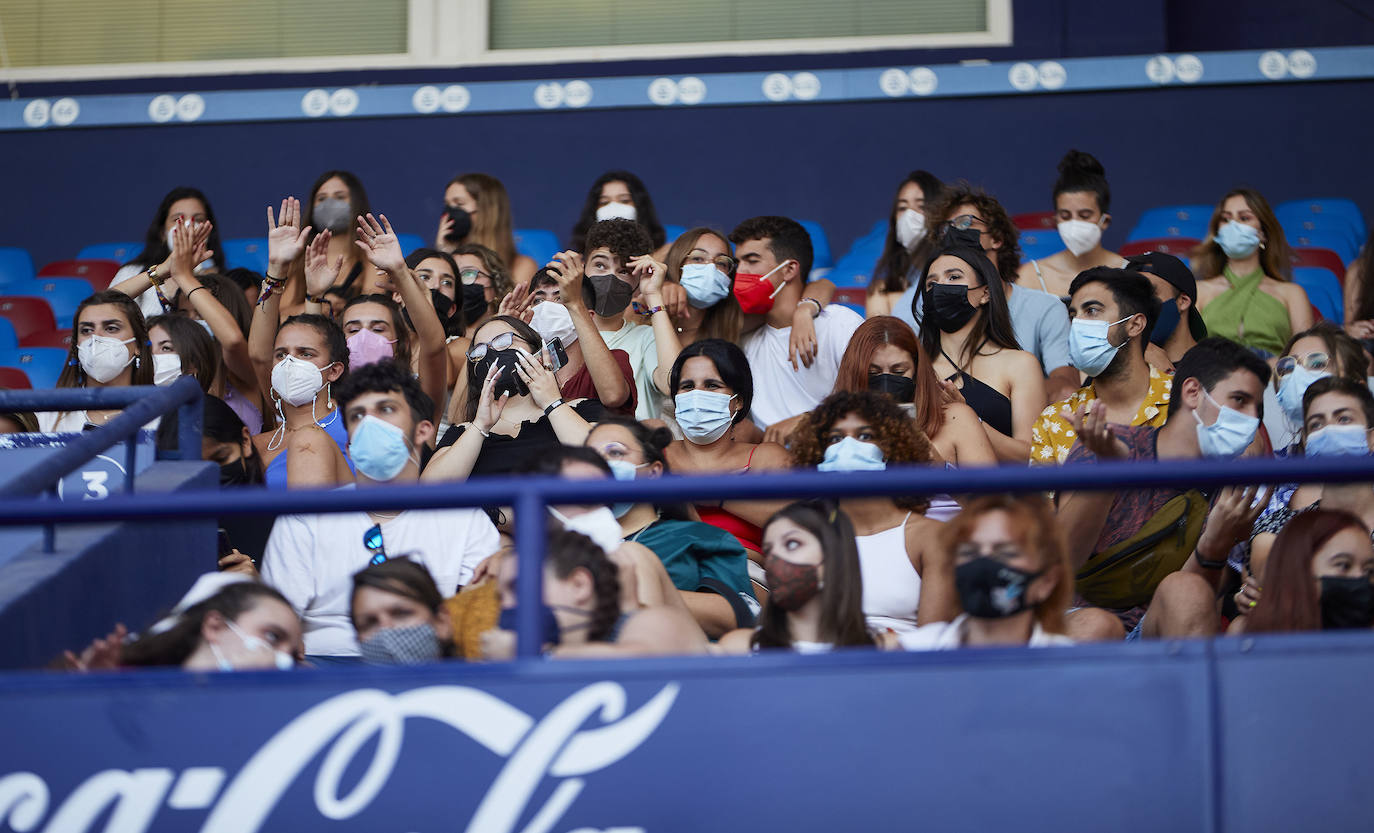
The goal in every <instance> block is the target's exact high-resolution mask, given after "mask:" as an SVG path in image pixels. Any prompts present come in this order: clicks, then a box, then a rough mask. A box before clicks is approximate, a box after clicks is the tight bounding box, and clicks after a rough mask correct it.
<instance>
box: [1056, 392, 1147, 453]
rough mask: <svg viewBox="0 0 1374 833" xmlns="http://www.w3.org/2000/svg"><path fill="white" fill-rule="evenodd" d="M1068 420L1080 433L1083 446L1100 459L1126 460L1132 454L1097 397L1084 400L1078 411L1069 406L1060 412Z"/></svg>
mask: <svg viewBox="0 0 1374 833" xmlns="http://www.w3.org/2000/svg"><path fill="white" fill-rule="evenodd" d="M1059 415H1060V416H1062V417H1063V418H1064V419H1066V420H1068V422H1069V424H1070V425H1072V426H1073V430H1074V432H1075V433H1077V434H1078V441H1079V442H1080V443H1082V444H1083V447H1084V448H1086V449H1088V450H1089V451H1091V452H1092V453H1093V454H1095V455H1097V459H1099V460H1125V459H1127V458H1128V457H1130V456H1131V452H1130V449H1128V448H1127V447H1126V444H1125V443H1124V442H1122V441H1121V440H1120V439H1118V438H1117V436H1116V432H1114V431H1112V426H1111V424H1110V423H1108V422H1107V408H1106V406H1105V405H1103V404H1102V403H1101V402H1099V401H1097V400H1096V399H1093V400H1089V401H1088V402H1084V403H1083V406H1082V407H1081V408H1079V409H1078V410H1077V411H1074V412H1070V411H1069V409H1068V408H1065V409H1064V410H1062V411H1060V412H1059Z"/></svg>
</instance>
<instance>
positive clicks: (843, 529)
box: [718, 501, 874, 654]
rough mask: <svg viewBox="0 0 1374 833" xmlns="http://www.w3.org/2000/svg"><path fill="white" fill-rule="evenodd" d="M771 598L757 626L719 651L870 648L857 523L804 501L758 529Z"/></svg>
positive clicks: (832, 508)
mask: <svg viewBox="0 0 1374 833" xmlns="http://www.w3.org/2000/svg"><path fill="white" fill-rule="evenodd" d="M763 548H764V557H765V561H764V564H765V567H764V570H765V571H766V572H767V574H768V594H769V595H768V601H767V602H765V603H764V605H763V611H762V612H761V613H759V624H758V627H757V628H755V629H754V630H747V629H740V630H736V631H731V632H730V633H728V634H726V635H725V636H724V637H722V638H721V640H720V644H719V646H718V647H719V650H720V651H721V652H722V653H727V654H745V653H752V652H755V651H759V650H765V649H781V650H791V651H796V652H797V653H799V654H820V653H827V652H829V651H832V650H834V649H835V648H846V647H865V648H871V647H873V646H874V641H873V636H872V634H870V633H869V631H868V626H867V624H866V623H865V621H864V613H863V593H864V589H863V575H862V572H861V569H860V566H859V552H858V549H857V547H856V546H855V544H854V526H853V524H851V523H850V522H849V518H848V516H846V515H845V513H844V512H843V511H841V510H840V509H839V507H837V506H836V505H835V504H834V503H830V502H826V501H803V502H799V503H792V504H788V505H787V506H785V507H783V508H782V509H780V510H779V511H778V512H777V513H776V514H774V515H773V517H772V518H770V519H769V520H768V522H767V523H766V524H764V526H763Z"/></svg>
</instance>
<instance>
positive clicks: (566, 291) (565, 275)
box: [548, 252, 584, 307]
mask: <svg viewBox="0 0 1374 833" xmlns="http://www.w3.org/2000/svg"><path fill="white" fill-rule="evenodd" d="M548 269H549V272H550V274H552V275H553V278H554V280H556V281H558V302H559V303H561V304H562V305H563V306H565V307H579V306H582V276H583V274H584V273H583V267H582V255H580V254H578V253H577V252H559V253H558V254H556V255H554V256H553V260H551V261H549V263H548Z"/></svg>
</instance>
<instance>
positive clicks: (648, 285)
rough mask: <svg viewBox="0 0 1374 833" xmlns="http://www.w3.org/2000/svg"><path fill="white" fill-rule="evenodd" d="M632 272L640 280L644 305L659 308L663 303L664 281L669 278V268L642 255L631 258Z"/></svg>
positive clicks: (640, 290)
mask: <svg viewBox="0 0 1374 833" xmlns="http://www.w3.org/2000/svg"><path fill="white" fill-rule="evenodd" d="M630 272H631V273H633V274H634V275H635V276H636V277H638V278H639V294H640V297H642V298H643V299H644V303H646V304H648V305H649V306H658V305H659V304H662V303H663V281H664V279H666V278H667V277H668V267H667V266H665V265H664V264H662V263H659V262H658V261H657V260H654V256H653V255H651V254H649V255H640V256H639V257H632V258H630Z"/></svg>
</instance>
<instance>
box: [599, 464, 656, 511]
mask: <svg viewBox="0 0 1374 833" xmlns="http://www.w3.org/2000/svg"><path fill="white" fill-rule="evenodd" d="M606 465H608V466H610V467H611V474H612V475H614V476H615V479H616V480H623V481H631V480H634V479H635V477H636V473H637V472H638V471H639V470H640V469H642V468H644V467H645V466H647V465H649V464H648V463H640V464H639V465H637V466H636V465H635V464H634V463H631V462H630V461H628V460H607V461H606ZM633 508H634V502H633V501H631V502H630V503H613V504H611V513H612V514H614V515H615V516H616V517H617V518H623V517H625V513H626V512H629V511H630V510H631V509H633Z"/></svg>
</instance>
